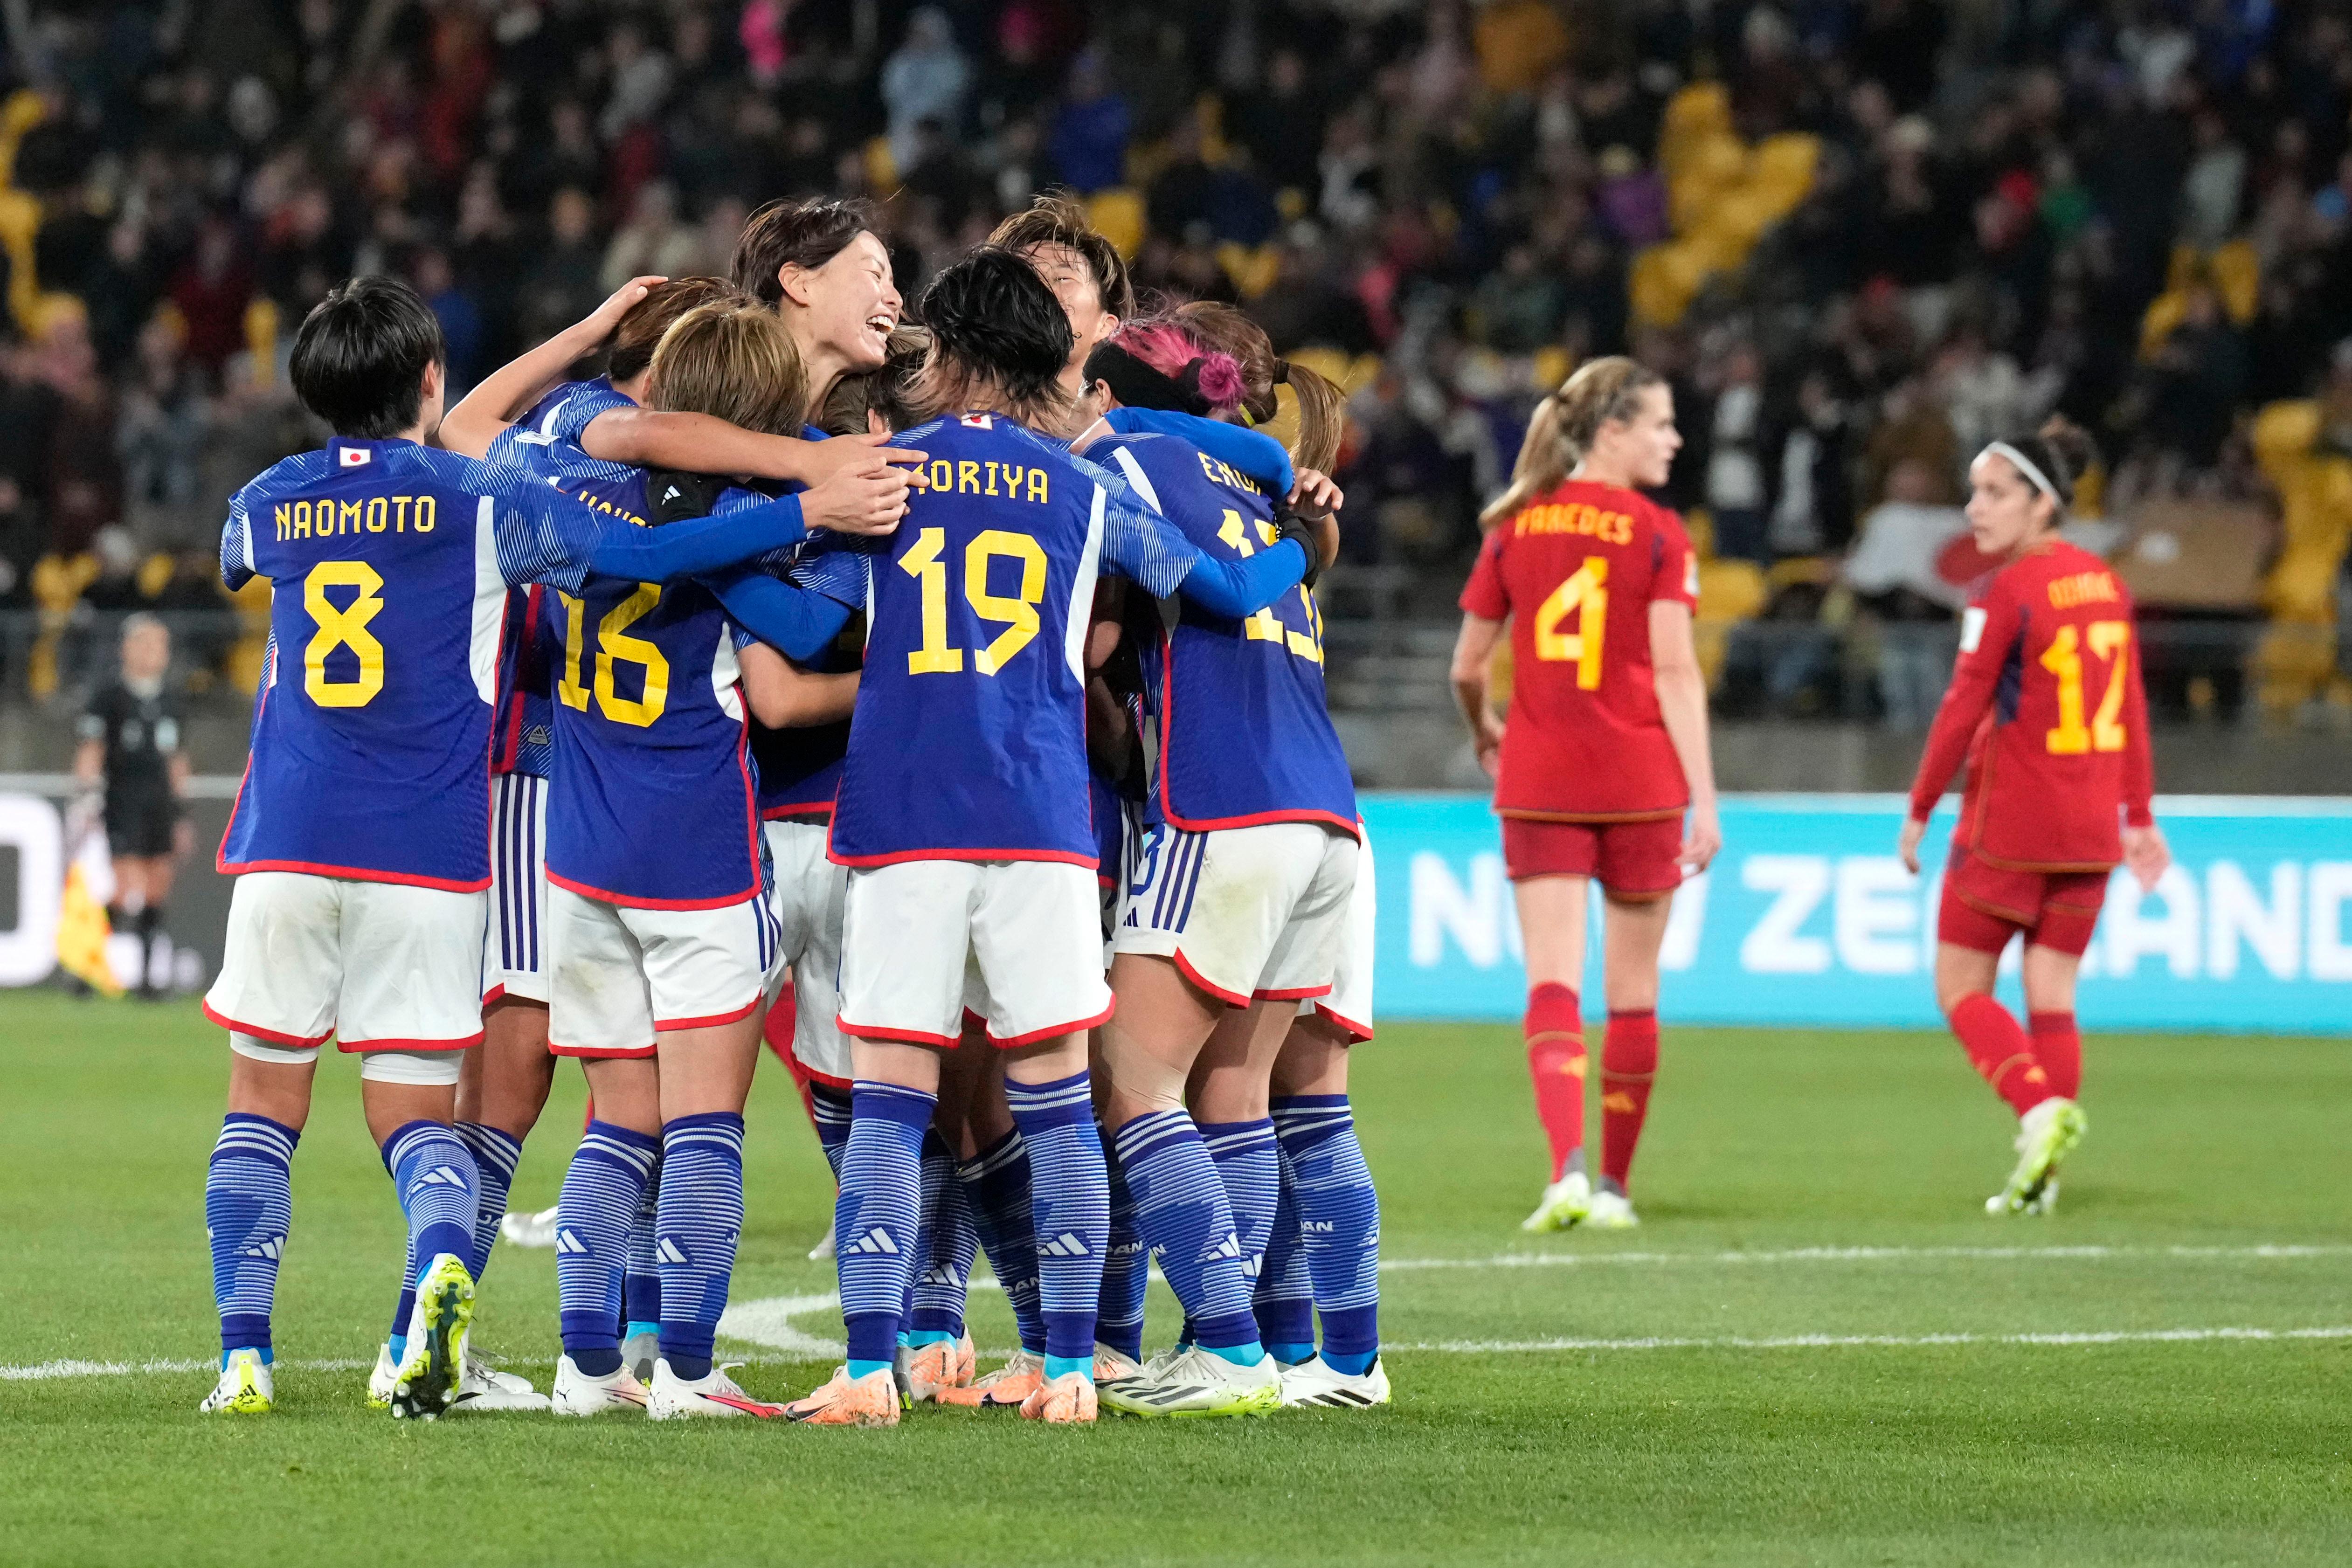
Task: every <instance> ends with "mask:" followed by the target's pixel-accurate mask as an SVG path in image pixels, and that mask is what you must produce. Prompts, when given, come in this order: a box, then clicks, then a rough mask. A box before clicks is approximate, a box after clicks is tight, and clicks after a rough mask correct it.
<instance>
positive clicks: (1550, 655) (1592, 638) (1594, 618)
mask: <svg viewBox="0 0 2352 1568" xmlns="http://www.w3.org/2000/svg"><path fill="white" fill-rule="evenodd" d="M1608 581H1609V558H1608V557H1607V556H1604V555H1589V556H1586V557H1585V558H1584V564H1583V565H1582V566H1580V567H1579V568H1577V569H1576V575H1575V576H1573V577H1571V578H1570V579H1569V580H1567V581H1566V582H1563V583H1561V584H1560V585H1559V587H1558V588H1556V589H1554V590H1553V591H1552V595H1551V597H1550V598H1549V599H1547V600H1545V601H1543V605H1542V608H1540V609H1538V611H1537V612H1536V628H1535V630H1536V657H1537V658H1538V659H1545V660H1550V661H1553V662H1557V663H1568V662H1570V661H1572V662H1574V664H1575V665H1576V685H1577V687H1578V689H1579V690H1581V691H1588V692H1597V691H1599V690H1600V689H1601V632H1603V630H1605V629H1606V628H1607V626H1608V624H1609V589H1608V586H1607V584H1608ZM1571 615H1573V616H1575V617H1576V630H1575V631H1573V632H1563V631H1561V630H1560V625H1561V623H1562V622H1565V621H1566V620H1567V619H1568V618H1569V617H1570V616H1571Z"/></svg>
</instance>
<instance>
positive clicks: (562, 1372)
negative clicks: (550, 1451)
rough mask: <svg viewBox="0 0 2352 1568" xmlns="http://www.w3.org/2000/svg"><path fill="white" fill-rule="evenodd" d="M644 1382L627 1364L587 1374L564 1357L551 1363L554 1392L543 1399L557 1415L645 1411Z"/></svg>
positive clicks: (600, 1414)
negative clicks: (606, 1372) (599, 1374)
mask: <svg viewBox="0 0 2352 1568" xmlns="http://www.w3.org/2000/svg"><path fill="white" fill-rule="evenodd" d="M646 1398H647V1396H646V1385H644V1384H642V1383H640V1382H638V1381H637V1379H636V1375H635V1374H634V1373H632V1372H631V1371H630V1370H629V1368H628V1364H627V1363H625V1362H624V1363H623V1364H621V1365H620V1366H619V1367H618V1368H617V1369H615V1370H614V1371H613V1372H612V1373H610V1374H608V1375H605V1376H603V1377H591V1376H589V1375H587V1374H586V1373H584V1372H583V1371H581V1370H580V1369H579V1368H578V1367H577V1366H575V1365H573V1364H572V1358H571V1357H570V1356H568V1355H567V1356H564V1357H562V1359H561V1360H559V1361H557V1362H556V1364H555V1392H554V1393H553V1394H551V1395H550V1396H548V1398H547V1400H546V1405H547V1407H548V1408H549V1409H551V1410H552V1411H554V1412H555V1413H556V1414H557V1415H558V1416H602V1415H604V1414H606V1413H608V1412H610V1411H614V1410H635V1411H644V1410H646Z"/></svg>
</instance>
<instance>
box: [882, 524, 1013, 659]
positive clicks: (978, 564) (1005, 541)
mask: <svg viewBox="0 0 2352 1568" xmlns="http://www.w3.org/2000/svg"><path fill="white" fill-rule="evenodd" d="M947 542H948V534H947V530H946V529H945V528H925V529H923V530H922V531H921V532H920V533H919V534H917V535H916V536H915V548H914V549H910V550H908V552H907V553H906V554H905V555H903V556H900V557H899V558H898V570H900V571H903V572H905V573H906V574H907V575H908V576H909V577H911V578H913V579H914V580H915V581H916V582H917V583H918V584H919V586H920V588H921V591H922V596H923V602H922V615H923V645H922V646H921V647H919V648H918V649H916V650H915V651H914V652H913V653H908V655H907V673H908V674H910V675H951V674H958V673H959V672H961V670H962V669H963V650H962V649H961V648H952V647H950V646H949V645H948V563H947V562H946V561H945V560H942V559H940V557H941V555H942V554H943V553H944V552H945V551H946V549H947ZM999 557H1003V558H1004V559H1008V560H1014V561H1018V562H1020V563H1021V584H1020V587H1019V588H1018V589H1017V590H1016V591H1015V592H1014V593H1013V594H1003V593H992V592H990V591H989V588H988V569H989V567H990V565H991V564H992V563H993V562H994V561H995V560H996V559H998V558H999ZM963 596H964V599H965V601H966V602H968V603H970V604H971V612H972V613H973V614H974V615H977V616H979V617H980V618H981V619H982V621H993V622H999V623H1000V624H1002V625H1003V627H1004V630H1003V632H999V633H998V634H997V637H996V640H995V641H994V642H992V643H990V644H989V645H988V646H987V647H985V648H982V649H980V650H979V651H978V652H976V653H973V654H972V656H971V667H972V668H973V669H975V670H977V671H979V672H980V673H981V674H983V675H992V674H996V673H997V672H998V671H999V670H1002V669H1003V668H1004V666H1005V665H1006V664H1010V663H1012V662H1013V654H1015V653H1019V652H1021V650H1022V649H1024V648H1025V647H1027V646H1028V645H1029V640H1030V639H1031V638H1033V637H1034V636H1036V635H1037V628H1038V624H1039V622H1038V620H1037V605H1038V602H1039V601H1041V600H1043V599H1044V598H1045V547H1044V546H1042V545H1040V544H1038V542H1037V541H1036V540H1035V539H1033V538H1030V537H1029V536H1028V535H1027V534H1016V533H1013V532H1012V531H1011V530H1010V529H1006V528H989V529H987V530H985V531H984V532H982V533H978V534H974V535H973V536H972V539H971V543H970V544H968V545H966V546H964V550H963Z"/></svg>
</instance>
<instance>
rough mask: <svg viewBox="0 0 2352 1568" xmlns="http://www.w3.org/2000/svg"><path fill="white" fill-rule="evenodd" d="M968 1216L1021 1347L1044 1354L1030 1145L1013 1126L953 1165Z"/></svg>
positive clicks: (1031, 1352)
mask: <svg viewBox="0 0 2352 1568" xmlns="http://www.w3.org/2000/svg"><path fill="white" fill-rule="evenodd" d="M956 1177H957V1179H958V1180H960V1181H961V1182H962V1183H963V1191H964V1197H966V1198H968V1199H969V1200H970V1201H971V1222H972V1226H973V1228H975V1229H977V1230H978V1231H979V1233H980V1245H981V1249H982V1250H983V1251H985V1252H986V1253H987V1254H988V1266H989V1267H990V1268H991V1269H992V1270H995V1271H996V1282H997V1283H998V1284H1000V1285H1002V1286H1003V1287H1004V1300H1005V1301H1006V1303H1007V1304H1008V1305H1010V1306H1011V1307H1012V1309H1013V1323H1014V1325H1015V1326H1016V1327H1017V1328H1018V1329H1019V1330H1020V1333H1021V1348H1022V1349H1024V1350H1025V1351H1028V1352H1029V1353H1030V1354H1034V1355H1043V1354H1045V1319H1044V1318H1043V1317H1041V1316H1039V1315H1038V1312H1037V1245H1036V1238H1035V1236H1034V1230H1033V1221H1032V1219H1031V1217H1030V1213H1029V1151H1028V1149H1027V1148H1026V1147H1025V1146H1024V1145H1023V1144H1022V1142H1021V1132H1020V1129H1019V1128H1017V1127H1016V1128H1014V1129H1013V1131H1012V1132H1010V1133H1007V1134H1004V1136H1003V1137H1001V1138H999V1139H997V1140H996V1142H994V1143H992V1144H991V1145H988V1147H986V1148H984V1149H982V1150H981V1151H980V1153H978V1154H977V1155H973V1156H972V1157H971V1158H970V1159H968V1160H961V1161H959V1162H957V1165H956Z"/></svg>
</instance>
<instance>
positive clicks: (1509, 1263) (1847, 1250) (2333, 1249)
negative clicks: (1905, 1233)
mask: <svg viewBox="0 0 2352 1568" xmlns="http://www.w3.org/2000/svg"><path fill="white" fill-rule="evenodd" d="M2347 1256H2352V1244H2343V1245H2336V1244H2330V1245H2320V1246H2289V1245H2284V1244H2270V1245H2264V1246H2254V1247H2103V1246H2082V1247H1793V1248H1790V1249H1785V1250H1781V1251H1773V1252H1764V1251H1738V1250H1733V1251H1723V1252H1498V1253H1496V1254H1494V1255H1493V1256H1491V1257H1486V1258H1385V1259H1382V1260H1381V1272H1382V1273H1384V1274H1386V1273H1416V1272H1419V1271H1421V1270H1430V1269H1584V1268H1609V1267H1612V1266H1613V1267H1620V1268H1622V1267H1642V1266H1647V1265H1652V1264H1687V1263H1725V1264H1749V1263H1902V1262H1910V1261H1913V1260H1936V1259H1971V1260H2009V1259H2023V1260H2029V1261H2032V1260H2050V1261H2053V1262H2084V1261H2089V1262H2099V1261H2105V1260H2115V1259H2128V1258H2166V1259H2176V1260H2196V1259H2228V1260H2241V1259H2242V1260H2261V1259H2296V1258H2341V1257H2347Z"/></svg>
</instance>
